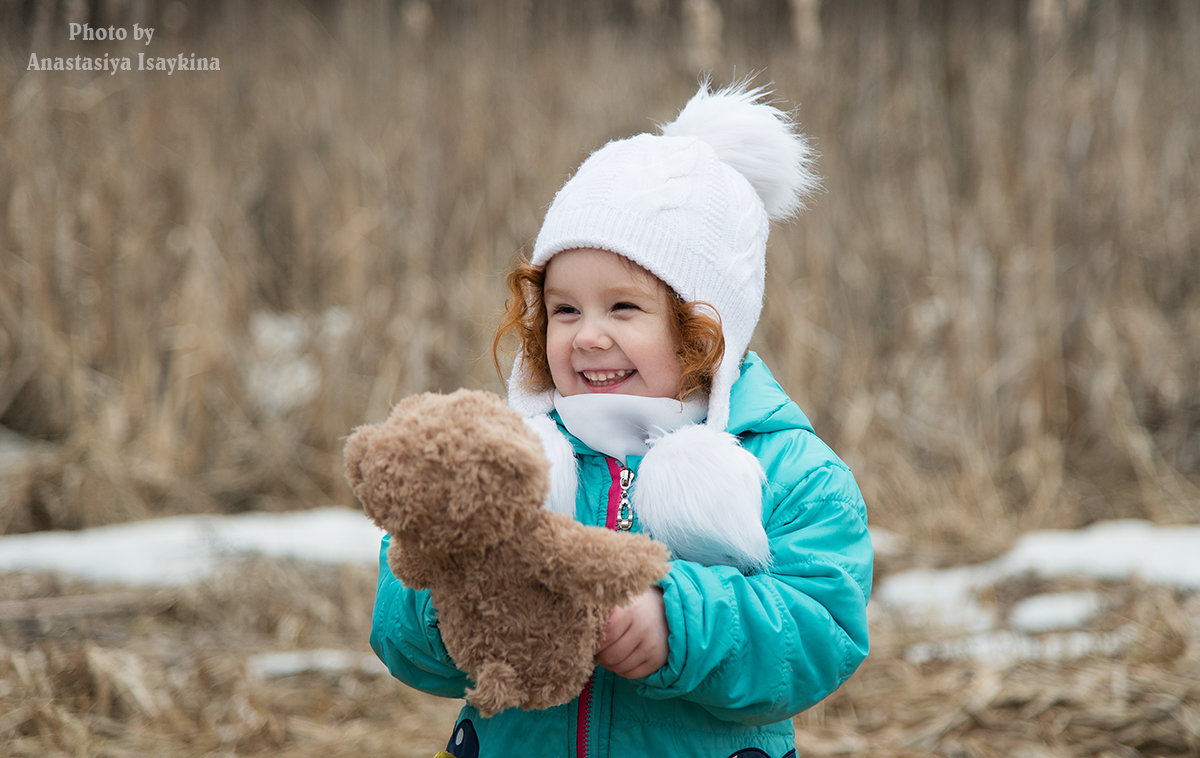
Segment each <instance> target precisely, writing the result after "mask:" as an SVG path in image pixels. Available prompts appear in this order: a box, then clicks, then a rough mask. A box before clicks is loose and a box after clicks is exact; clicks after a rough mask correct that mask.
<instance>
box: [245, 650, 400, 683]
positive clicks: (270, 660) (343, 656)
mask: <svg viewBox="0 0 1200 758" xmlns="http://www.w3.org/2000/svg"><path fill="white" fill-rule="evenodd" d="M246 671H247V672H248V673H249V674H250V675H251V676H255V677H258V678H259V679H277V678H279V677H284V676H294V675H296V674H307V673H311V672H323V673H331V674H340V673H343V672H346V671H354V672H359V673H363V674H379V675H382V674H386V673H387V667H386V666H384V665H383V662H382V661H380V660H379V658H377V657H376V656H375V655H374V654H372V653H360V652H354V651H350V650H330V649H324V648H323V649H320V650H285V651H280V652H272V653H258V654H256V655H252V656H250V658H249V659H248V660H247V661H246Z"/></svg>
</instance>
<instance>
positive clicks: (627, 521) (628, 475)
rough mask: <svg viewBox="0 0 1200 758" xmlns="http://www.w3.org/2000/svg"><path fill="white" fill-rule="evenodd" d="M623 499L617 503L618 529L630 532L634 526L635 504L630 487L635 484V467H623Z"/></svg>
mask: <svg viewBox="0 0 1200 758" xmlns="http://www.w3.org/2000/svg"><path fill="white" fill-rule="evenodd" d="M620 484H621V501H620V502H619V503H618V504H617V531H621V532H628V531H629V530H630V528H631V527H632V526H633V504H632V503H630V502H629V487H630V486H631V485H632V484H633V469H628V468H625V467H624V466H622V467H621V482H620Z"/></svg>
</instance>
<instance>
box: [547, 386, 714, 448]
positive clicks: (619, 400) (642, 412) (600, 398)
mask: <svg viewBox="0 0 1200 758" xmlns="http://www.w3.org/2000/svg"><path fill="white" fill-rule="evenodd" d="M554 409H555V410H557V411H558V417H559V418H561V419H562V422H563V426H565V427H567V430H568V431H570V432H571V434H574V435H575V436H576V437H578V438H579V439H580V440H581V441H582V442H583V444H585V445H587V446H588V447H590V448H591V449H593V450H595V451H596V452H598V453H604V454H605V455H607V456H610V457H613V458H616V459H617V460H619V461H621V462H622V463H625V462H626V461H627V460H628V458H629V456H631V455H645V454H646V453H648V452H650V440H651V439H652V438H657V437H661V436H663V435H664V434H668V433H670V432H673V431H675V430H677V429H679V428H681V427H683V426H686V425H688V424H698V423H700V422H701V421H703V420H704V417H705V415H707V413H708V398H703V399H699V400H696V399H692V400H687V401H679V400H676V399H674V398H670V397H642V396H640V395H618V394H608V393H591V392H588V393H582V394H579V395H571V396H570V397H563V396H562V395H560V394H559V393H558V392H555V393H554Z"/></svg>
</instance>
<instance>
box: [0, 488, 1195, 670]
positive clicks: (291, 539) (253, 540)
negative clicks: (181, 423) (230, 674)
mask: <svg viewBox="0 0 1200 758" xmlns="http://www.w3.org/2000/svg"><path fill="white" fill-rule="evenodd" d="M382 534H383V533H382V532H381V531H380V530H379V528H378V527H376V526H375V525H374V524H372V523H371V522H370V521H369V520H368V519H367V518H366V516H365V515H363V513H362V512H361V511H358V510H352V509H348V508H324V509H317V510H311V511H297V512H289V513H246V514H241V515H236V516H181V517H176V518H164V519H156V520H150V521H142V522H137V523H131V524H123V525H119V526H108V527H101V528H97V529H89V530H85V531H79V532H38V533H34V534H16V535H8V536H0V573H13V572H39V571H40V572H53V573H57V574H62V575H67V576H71V577H75V578H79V579H83V580H87V581H92V582H99V583H117V584H125V585H130V586H157V587H162V586H177V585H183V584H188V583H192V582H200V581H204V580H206V579H208V578H209V577H211V576H212V575H213V574H214V573H215V572H216V571H218V570H219V569H220V568H221V567H222V566H223V565H225V564H227V563H228V562H229V561H230V560H231V559H235V558H238V557H245V556H248V555H265V556H269V557H274V558H292V559H296V560H305V561H313V562H319V563H326V564H352V565H361V566H375V565H376V564H377V561H378V559H379V540H380V538H381V537H382ZM881 544H886V545H892V546H893V547H897V546H899V545H901V544H902V543H901V542H898V541H897V540H895V539H892V540H891V541H889V540H888V539H886V536H885V539H883V540H882V541H881ZM1020 576H1036V577H1041V578H1045V579H1057V578H1063V577H1080V578H1082V579H1089V578H1090V579H1102V580H1138V581H1143V582H1146V583H1150V584H1158V585H1165V586H1168V587H1172V588H1175V589H1179V590H1182V591H1194V590H1197V589H1200V526H1173V527H1168V526H1156V525H1154V524H1151V523H1149V522H1145V521H1133V520H1124V521H1111V522H1105V523H1099V524H1096V525H1094V526H1091V527H1088V528H1086V529H1080V530H1076V531H1041V532H1033V533H1030V534H1028V535H1026V536H1024V537H1023V538H1021V539H1020V540H1018V542H1017V543H1016V544H1015V545H1014V546H1013V549H1012V550H1010V551H1009V552H1008V553H1006V554H1005V555H1003V556H1001V557H999V558H997V559H995V560H993V561H989V562H987V563H982V564H978V565H973V566H960V567H954V568H948V569H942V570H936V571H935V570H928V569H914V570H911V571H905V572H901V573H897V574H893V575H890V576H885V577H883V578H881V579H880V581H879V582H878V584H877V587H876V590H875V594H874V596H873V597H872V601H871V604H872V608H871V611H872V614H873V615H874V616H876V617H878V616H879V614H888V615H889V616H890V617H891V618H894V619H898V622H899V623H902V624H904V625H905V626H908V627H911V628H914V629H917V630H924V631H926V632H928V634H927V637H928V639H929V640H930V641H928V642H924V643H921V644H918V645H913V646H911V647H909V648H908V649H907V650H906V651H905V655H906V657H907V658H909V659H910V660H912V661H915V662H920V661H925V660H930V659H933V658H961V657H969V658H972V659H976V660H989V661H1003V660H1008V661H1011V660H1029V659H1034V660H1036V659H1043V658H1064V657H1066V658H1069V657H1080V656H1087V655H1113V654H1115V653H1117V652H1119V651H1120V650H1121V649H1123V648H1124V647H1126V646H1127V645H1128V644H1130V642H1132V640H1133V634H1134V632H1133V631H1132V630H1131V629H1129V628H1120V629H1117V630H1116V631H1113V632H1108V633H1091V632H1086V631H1082V628H1083V627H1084V626H1086V625H1087V624H1088V623H1089V622H1090V621H1091V620H1093V619H1094V618H1095V617H1096V616H1097V615H1098V614H1100V613H1101V612H1103V610H1104V599H1103V597H1102V595H1100V594H1098V593H1096V592H1090V591H1077V592H1064V593H1051V594H1044V595H1035V596H1032V597H1029V598H1025V599H1024V600H1022V601H1020V602H1018V603H1017V604H1016V605H1014V606H1013V607H1012V608H1011V609H1010V610H1009V612H1008V614H1007V617H1006V618H1002V614H1001V612H1000V610H999V609H998V608H997V607H996V606H995V605H994V604H993V603H992V602H991V600H990V596H991V593H990V590H991V588H993V587H995V586H996V585H997V584H999V583H1000V582H1002V581H1004V580H1006V579H1011V578H1015V577H1020ZM290 655H292V654H290ZM297 655H298V657H297ZM342 655H349V654H342V653H337V654H336V655H333V654H330V653H327V652H321V651H315V652H314V651H309V652H308V653H305V654H303V655H299V654H294V655H292V657H287V656H284V657H277V658H270V657H268V658H263V659H261V660H260V659H256V660H255V661H254V662H253V666H254V667H255V671H256V672H258V674H259V675H261V676H281V675H287V674H288V673H294V672H299V671H306V670H335V671H336V670H369V668H368V667H369V665H373V664H365V663H363V662H362V660H360V659H359V658H357V657H353V658H344V657H339V656H342Z"/></svg>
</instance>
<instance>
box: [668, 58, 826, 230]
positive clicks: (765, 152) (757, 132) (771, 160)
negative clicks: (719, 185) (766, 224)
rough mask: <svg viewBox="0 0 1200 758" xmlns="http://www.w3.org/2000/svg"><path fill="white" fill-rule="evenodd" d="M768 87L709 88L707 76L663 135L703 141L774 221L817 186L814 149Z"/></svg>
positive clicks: (796, 207) (744, 84)
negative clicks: (751, 190)
mask: <svg viewBox="0 0 1200 758" xmlns="http://www.w3.org/2000/svg"><path fill="white" fill-rule="evenodd" d="M770 94H771V93H770V90H768V89H767V88H766V87H751V86H750V82H749V81H748V80H747V81H744V82H741V83H739V84H734V85H731V86H729V87H726V88H724V89H720V90H717V91H716V92H713V91H711V90H710V89H709V83H708V82H707V81H705V82H704V83H703V84H702V85H701V86H700V90H699V91H698V92H697V93H696V94H695V95H693V96H692V99H691V100H689V101H688V103H687V105H685V106H684V108H683V110H681V111H680V112H679V115H678V116H676V118H675V120H674V121H672V122H671V123H669V124H667V125H666V126H664V127H662V134H663V136H666V137H694V138H696V139H698V140H700V141H702V142H706V143H707V144H708V145H709V146H710V147H712V149H713V150H714V151H716V153H717V157H718V158H720V159H721V162H722V163H724V164H726V165H728V166H731V167H732V168H734V169H735V170H737V172H738V173H739V174H741V175H742V176H744V177H746V180H747V181H749V182H750V186H752V187H754V191H755V192H756V193H757V194H758V196H759V199H761V200H762V203H763V206H764V207H765V208H766V210H767V215H769V216H770V217H771V220H773V221H779V220H783V219H786V218H791V217H792V216H794V215H795V214H796V213H797V212H798V211H800V210H801V209H802V208H803V207H804V200H805V198H807V197H808V196H809V195H811V194H812V193H814V192H816V191H817V189H819V188H820V186H821V180H820V179H819V178H818V176H817V174H816V170H815V167H814V160H813V150H812V148H811V147H809V145H808V142H807V140H805V138H804V137H803V136H802V135H801V134H799V133H798V132H797V131H796V129H795V125H794V124H793V123H792V119H791V117H790V116H788V114H787V113H784V112H783V111H781V110H779V109H778V108H776V107H774V106H773V105H770V104H769V103H768V102H766V101H767V98H768V97H769V96H770Z"/></svg>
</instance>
